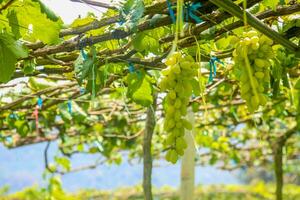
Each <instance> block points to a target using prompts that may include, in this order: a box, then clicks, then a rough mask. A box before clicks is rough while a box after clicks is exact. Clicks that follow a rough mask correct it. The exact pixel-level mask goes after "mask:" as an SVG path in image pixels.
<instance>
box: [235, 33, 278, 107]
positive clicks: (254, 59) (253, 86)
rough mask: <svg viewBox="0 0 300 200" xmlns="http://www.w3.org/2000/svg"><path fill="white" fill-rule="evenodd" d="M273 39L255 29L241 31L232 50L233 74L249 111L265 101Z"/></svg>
mask: <svg viewBox="0 0 300 200" xmlns="http://www.w3.org/2000/svg"><path fill="white" fill-rule="evenodd" d="M272 44H273V41H272V40H271V39H269V38H267V37H266V36H264V35H262V36H261V35H259V34H258V33H257V32H256V31H249V32H244V33H243V39H242V40H241V41H240V42H239V43H238V44H237V46H236V48H235V50H234V51H233V58H234V62H235V75H236V77H237V79H238V81H239V85H240V89H241V97H242V98H243V99H244V100H245V101H246V104H247V107H248V109H249V111H250V112H254V111H255V110H257V109H258V107H259V106H260V105H262V106H264V105H265V104H266V103H267V92H268V88H269V85H270V66H271V62H270V59H272V58H273V56H274V54H273V50H272Z"/></svg>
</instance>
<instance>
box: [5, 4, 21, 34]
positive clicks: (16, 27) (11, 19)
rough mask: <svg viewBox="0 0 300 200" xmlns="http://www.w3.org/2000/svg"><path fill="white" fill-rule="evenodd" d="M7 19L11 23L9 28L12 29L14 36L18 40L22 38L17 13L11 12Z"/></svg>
mask: <svg viewBox="0 0 300 200" xmlns="http://www.w3.org/2000/svg"><path fill="white" fill-rule="evenodd" d="M6 17H7V19H8V22H9V26H10V27H11V31H12V33H13V34H14V36H15V38H16V39H19V38H21V33H20V30H19V21H18V17H17V13H16V11H14V10H11V11H9V12H8V13H7V16H6Z"/></svg>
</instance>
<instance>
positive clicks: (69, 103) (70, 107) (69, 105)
mask: <svg viewBox="0 0 300 200" xmlns="http://www.w3.org/2000/svg"><path fill="white" fill-rule="evenodd" d="M68 111H69V113H70V114H72V101H71V100H69V101H68Z"/></svg>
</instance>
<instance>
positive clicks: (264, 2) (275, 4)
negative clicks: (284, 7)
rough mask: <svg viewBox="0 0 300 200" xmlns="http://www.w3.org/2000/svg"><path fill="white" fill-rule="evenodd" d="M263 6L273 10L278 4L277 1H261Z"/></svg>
mask: <svg viewBox="0 0 300 200" xmlns="http://www.w3.org/2000/svg"><path fill="white" fill-rule="evenodd" d="M263 4H264V5H265V6H267V7H270V8H272V9H273V10H275V9H276V6H277V5H278V4H279V0H263Z"/></svg>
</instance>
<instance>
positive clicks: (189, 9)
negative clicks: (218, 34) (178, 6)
mask: <svg viewBox="0 0 300 200" xmlns="http://www.w3.org/2000/svg"><path fill="white" fill-rule="evenodd" d="M185 7H186V10H187V12H186V14H185V18H186V21H188V19H189V17H190V18H192V19H193V20H194V21H195V22H196V23H197V24H199V23H201V22H203V20H202V19H201V18H200V17H199V16H197V15H195V14H194V12H195V11H197V10H198V8H201V7H202V4H201V3H200V2H198V3H195V2H193V3H192V4H190V3H186V4H185Z"/></svg>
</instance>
